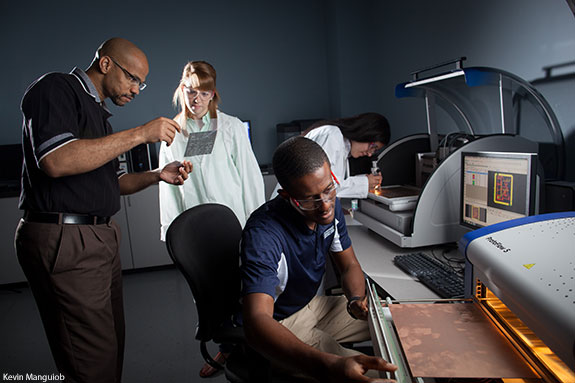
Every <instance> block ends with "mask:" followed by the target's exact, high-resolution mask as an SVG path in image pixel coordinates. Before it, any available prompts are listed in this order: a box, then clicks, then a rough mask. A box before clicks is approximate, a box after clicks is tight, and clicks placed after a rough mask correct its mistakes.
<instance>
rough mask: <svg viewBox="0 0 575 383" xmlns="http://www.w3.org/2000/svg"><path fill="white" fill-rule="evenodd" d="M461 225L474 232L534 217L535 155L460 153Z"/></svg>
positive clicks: (535, 195) (535, 189)
mask: <svg viewBox="0 0 575 383" xmlns="http://www.w3.org/2000/svg"><path fill="white" fill-rule="evenodd" d="M461 172H462V173H461V205H460V206H461V210H460V217H461V224H462V225H464V226H467V227H470V228H473V229H477V228H480V227H484V226H488V225H492V224H494V223H498V222H503V221H508V220H510V219H515V218H520V217H525V216H528V215H533V214H536V197H537V194H538V190H537V189H538V184H537V155H536V154H534V153H505V152H463V153H461Z"/></svg>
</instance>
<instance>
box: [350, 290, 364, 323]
mask: <svg viewBox="0 0 575 383" xmlns="http://www.w3.org/2000/svg"><path fill="white" fill-rule="evenodd" d="M363 298H365V296H363V297H360V296H358V295H356V296H353V297H351V298H349V299H348V300H347V313H348V314H349V315H350V316H351V317H352V318H353V319H359V318H358V317H356V316H355V315H354V314H353V312H352V311H351V304H352V303H353V302H355V301H361V300H363Z"/></svg>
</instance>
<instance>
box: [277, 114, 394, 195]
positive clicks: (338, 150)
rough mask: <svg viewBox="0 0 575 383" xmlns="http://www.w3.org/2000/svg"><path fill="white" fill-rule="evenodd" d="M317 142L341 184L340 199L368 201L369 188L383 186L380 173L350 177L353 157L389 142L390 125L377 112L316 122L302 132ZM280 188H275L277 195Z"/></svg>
mask: <svg viewBox="0 0 575 383" xmlns="http://www.w3.org/2000/svg"><path fill="white" fill-rule="evenodd" d="M302 134H303V135H304V136H305V137H307V138H309V139H312V140H314V141H315V142H317V143H318V144H319V145H320V146H321V147H322V148H323V150H324V151H325V152H326V154H327V156H328V158H329V162H330V164H331V170H332V172H333V174H334V175H335V177H336V178H337V180H338V182H339V186H338V188H337V196H338V197H340V198H367V193H368V192H369V190H370V189H373V188H374V187H375V186H377V185H379V184H380V183H381V175H380V174H359V175H354V176H350V172H349V162H348V159H349V158H350V157H353V158H358V157H364V156H368V157H371V156H372V155H373V154H374V153H375V152H377V151H378V150H380V149H381V148H383V147H384V146H385V145H387V144H388V143H389V135H390V132H389V122H388V121H387V119H386V118H385V117H384V116H382V115H381V114H378V113H363V114H359V115H357V116H354V117H347V118H340V119H337V120H324V121H318V122H316V123H314V124H313V125H312V126H311V127H310V128H309V129H307V130H306V131H305V132H303V133H302ZM278 188H279V184H278V186H276V189H275V192H274V193H272V196H275V195H276V192H277V190H278Z"/></svg>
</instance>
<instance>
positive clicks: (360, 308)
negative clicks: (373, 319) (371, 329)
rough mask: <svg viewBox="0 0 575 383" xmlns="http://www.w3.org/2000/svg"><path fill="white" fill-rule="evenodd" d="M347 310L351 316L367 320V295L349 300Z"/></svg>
mask: <svg viewBox="0 0 575 383" xmlns="http://www.w3.org/2000/svg"><path fill="white" fill-rule="evenodd" d="M348 310H349V311H350V315H352V317H354V318H356V319H363V320H367V314H368V309H367V296H364V297H363V298H362V299H358V300H355V301H351V302H349V303H348Z"/></svg>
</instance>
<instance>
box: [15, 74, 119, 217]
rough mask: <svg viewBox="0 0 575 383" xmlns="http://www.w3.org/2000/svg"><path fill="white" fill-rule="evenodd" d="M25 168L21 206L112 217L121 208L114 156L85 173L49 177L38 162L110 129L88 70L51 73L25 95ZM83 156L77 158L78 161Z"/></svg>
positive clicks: (107, 133)
mask: <svg viewBox="0 0 575 383" xmlns="http://www.w3.org/2000/svg"><path fill="white" fill-rule="evenodd" d="M21 108H22V114H23V118H24V121H23V126H22V129H23V131H22V144H23V145H22V146H23V151H24V166H23V171H22V192H21V195H20V205H19V206H20V209H24V210H30V211H38V212H54V213H69V214H90V215H97V216H112V215H114V214H115V213H116V212H117V211H118V210H119V209H120V186H119V183H118V176H119V174H120V173H119V166H118V161H117V160H116V159H114V160H113V161H110V162H108V163H107V164H105V165H104V166H102V167H100V168H97V169H95V170H92V171H90V172H87V173H83V174H78V175H72V176H65V177H59V178H52V177H49V176H48V175H47V174H46V173H44V172H43V171H42V170H41V169H40V167H39V163H40V161H41V160H42V159H43V158H44V157H45V156H46V155H48V154H49V153H51V152H52V151H54V150H57V149H58V148H60V147H62V146H64V145H67V144H69V143H70V142H72V141H74V140H78V139H86V138H99V137H103V136H106V135H109V134H111V133H112V127H111V125H110V123H109V122H108V118H109V117H110V116H111V113H110V112H109V111H108V109H107V108H106V106H105V104H104V103H103V102H101V101H100V98H99V96H98V93H97V91H96V88H95V87H94V85H93V83H92V82H91V81H90V78H89V77H88V76H87V75H86V73H85V72H84V71H82V70H80V69H77V68H75V69H74V70H73V71H72V72H71V73H69V74H65V73H48V74H46V75H44V76H42V77H41V78H39V79H38V80H36V81H35V82H34V83H33V84H32V85H30V87H29V88H28V89H27V91H26V93H25V95H24V97H23V99H22V105H21ZM78 160H79V159H78Z"/></svg>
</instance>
